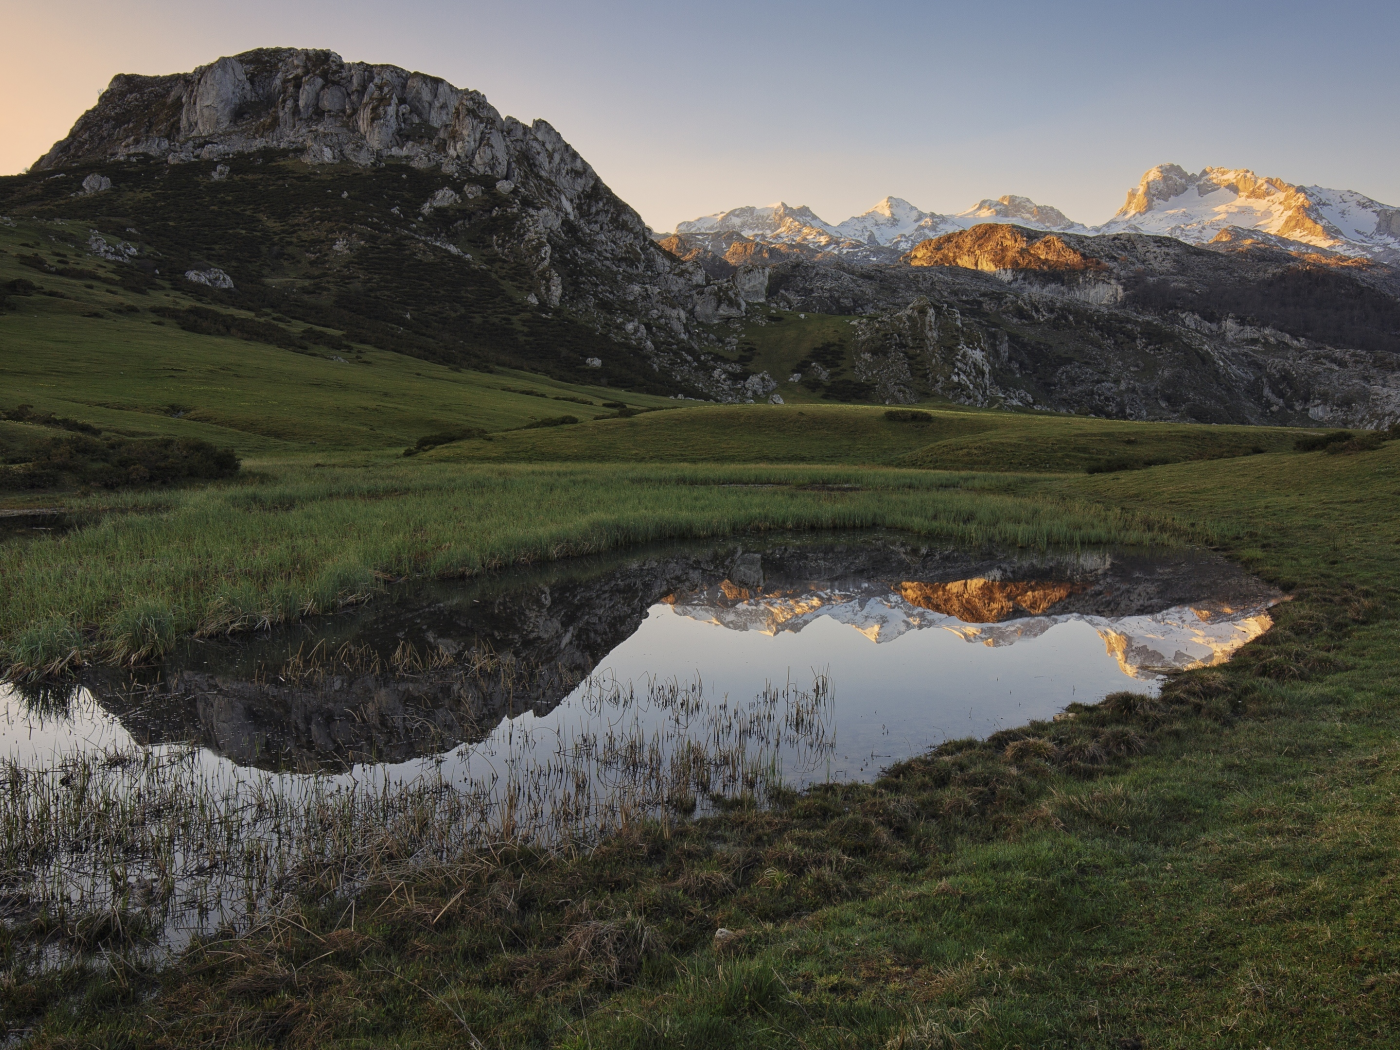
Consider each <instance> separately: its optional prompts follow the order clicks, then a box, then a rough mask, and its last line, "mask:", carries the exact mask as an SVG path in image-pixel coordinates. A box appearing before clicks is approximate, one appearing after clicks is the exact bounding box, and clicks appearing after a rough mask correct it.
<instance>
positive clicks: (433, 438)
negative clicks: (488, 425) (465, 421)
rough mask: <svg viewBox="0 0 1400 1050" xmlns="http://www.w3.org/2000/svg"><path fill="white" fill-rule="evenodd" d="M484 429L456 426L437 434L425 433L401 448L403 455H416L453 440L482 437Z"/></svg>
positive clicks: (450, 442) (469, 439)
mask: <svg viewBox="0 0 1400 1050" xmlns="http://www.w3.org/2000/svg"><path fill="white" fill-rule="evenodd" d="M485 436H486V431H485V430H482V429H481V428H480V427H458V428H457V429H456V430H444V431H442V432H440V433H437V434H426V435H424V436H423V437H420V438H419V439H418V441H417V443H416V444H414V446H413V447H412V448H406V449H404V450H403V454H404V455H405V456H416V455H418V453H420V452H427V451H428V449H430V448H437V447H438V446H439V445H450V444H452V442H454V441H473V440H476V439H477V438H484V437H485Z"/></svg>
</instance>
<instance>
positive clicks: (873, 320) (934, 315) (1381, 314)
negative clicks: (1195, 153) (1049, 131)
mask: <svg viewBox="0 0 1400 1050" xmlns="http://www.w3.org/2000/svg"><path fill="white" fill-rule="evenodd" d="M913 254H914V255H916V256H917V259H915V260H911V261H922V263H923V264H922V265H915V266H907V267H906V266H876V267H858V266H849V265H835V266H832V265H825V266H823V265H815V264H812V263H805V262H803V263H798V262H791V263H785V264H783V265H781V266H778V267H775V268H774V270H773V272H772V274H771V275H770V278H769V293H768V294H769V301H770V302H773V303H777V304H781V305H783V306H784V307H786V308H788V309H791V310H799V311H811V312H826V313H847V314H853V315H859V316H857V317H853V319H852V329H851V333H852V334H851V351H850V353H851V355H852V357H853V359H854V371H855V373H856V375H857V378H858V379H859V380H860V382H861V383H863V384H864V385H865V386H866V387H867V388H868V389H869V390H870V392H871V396H872V397H873V399H875V400H878V401H883V402H885V403H890V404H900V403H912V402H914V401H918V400H920V399H922V398H923V397H926V396H928V395H930V394H933V395H938V396H943V397H947V398H950V399H952V400H954V401H958V402H961V403H964V404H969V405H979V406H1004V407H1031V406H1036V407H1041V408H1047V409H1054V410H1058V411H1083V412H1089V413H1092V414H1095V415H1101V416H1107V417H1114V418H1126V419H1185V420H1194V421H1198V422H1210V423H1275V424H1283V425H1317V424H1318V423H1324V424H1328V425H1340V426H1387V425H1389V424H1391V423H1393V422H1395V421H1397V420H1400V278H1398V277H1397V275H1396V273H1395V272H1394V271H1393V270H1391V269H1390V268H1389V267H1385V266H1379V265H1374V264H1366V263H1350V264H1347V265H1343V266H1337V265H1334V264H1333V263H1332V262H1331V261H1330V260H1328V259H1321V260H1317V259H1300V258H1298V257H1297V256H1296V255H1295V254H1294V253H1292V252H1286V251H1281V250H1277V249H1274V248H1270V247H1266V246H1254V247H1251V248H1249V249H1248V250H1245V251H1240V252H1227V251H1222V250H1212V249H1208V248H1196V247H1192V246H1190V245H1186V244H1183V243H1181V242H1180V241H1176V240H1172V239H1169V238H1162V237H1145V236H1141V235H1134V234H1126V235H1118V236H1104V237H1084V236H1075V235H1072V234H1050V235H1047V234H1044V233H1041V232H1038V231H1031V230H1018V229H1016V228H1014V227H1005V226H1002V227H996V226H981V227H977V228H975V229H973V230H971V231H967V232H966V233H960V234H952V235H949V236H947V237H945V238H943V239H941V242H940V241H932V242H928V243H927V245H926V246H923V247H922V248H921V249H920V250H917V251H916V253H913Z"/></svg>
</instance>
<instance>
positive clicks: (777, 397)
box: [768, 394, 787, 405]
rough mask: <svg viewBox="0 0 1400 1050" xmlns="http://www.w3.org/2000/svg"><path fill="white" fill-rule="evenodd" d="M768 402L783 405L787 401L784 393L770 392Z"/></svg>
mask: <svg viewBox="0 0 1400 1050" xmlns="http://www.w3.org/2000/svg"><path fill="white" fill-rule="evenodd" d="M768 403H769V404H770V405H782V404H786V403H787V402H785V401H784V400H783V395H782V394H769V395H768Z"/></svg>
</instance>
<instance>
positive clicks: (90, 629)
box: [0, 459, 1205, 673]
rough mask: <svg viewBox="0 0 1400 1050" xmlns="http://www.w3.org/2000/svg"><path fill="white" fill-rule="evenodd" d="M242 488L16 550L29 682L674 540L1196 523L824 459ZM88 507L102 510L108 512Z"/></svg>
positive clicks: (1027, 489) (13, 658)
mask: <svg viewBox="0 0 1400 1050" xmlns="http://www.w3.org/2000/svg"><path fill="white" fill-rule="evenodd" d="M245 470H247V471H249V472H250V473H249V476H248V477H247V478H245V479H243V480H242V481H240V482H237V483H222V484H216V485H211V486H209V487H206V488H201V489H183V490H172V491H161V492H148V493H125V494H118V495H114V496H105V497H103V498H102V500H101V503H100V507H101V510H102V512H103V513H104V514H105V517H103V518H102V520H101V521H100V522H99V523H98V524H96V525H93V526H90V527H87V528H83V529H80V530H78V531H75V532H72V533H70V534H67V535H63V536H57V537H54V538H51V539H41V540H35V541H30V542H25V543H11V544H6V545H4V546H0V585H3V587H4V589H5V592H6V594H7V596H8V599H9V600H8V601H7V602H6V603H5V605H4V607H3V610H0V637H3V638H4V639H5V644H6V646H7V656H8V660H9V662H10V663H12V664H15V665H17V667H16V668H15V670H16V672H17V673H28V672H30V671H32V670H34V669H37V668H44V667H52V666H56V665H62V664H64V663H68V664H73V663H77V662H80V661H92V660H101V661H117V662H129V661H131V660H133V659H137V660H139V659H148V658H150V657H153V656H155V655H158V654H159V653H161V652H163V651H165V650H166V649H168V648H169V647H170V646H171V645H172V644H173V643H174V641H175V639H176V638H177V637H178V636H179V635H180V634H183V633H188V632H191V631H197V632H201V633H205V634H214V633H220V632H225V631H229V630H238V629H246V628H249V627H253V626H256V625H260V624H261V625H266V624H268V623H281V622H286V621H289V620H295V619H296V618H298V617H300V616H302V615H306V614H310V613H315V612H318V611H328V610H332V609H335V608H336V607H337V606H338V605H339V604H340V603H343V602H346V601H358V600H363V599H364V598H365V597H367V596H369V595H371V594H373V593H374V592H375V591H376V590H377V589H378V588H379V587H380V586H382V584H383V583H384V581H386V580H389V579H394V578H401V577H409V576H434V577H451V576H464V575H470V574H472V573H476V572H480V571H482V570H484V569H489V568H492V567H494V566H500V565H506V564H512V563H521V562H531V561H540V560H547V559H552V558H559V557H563V556H567V555H569V554H582V553H588V552H592V551H602V550H611V549H617V548H620V547H623V546H626V545H630V544H636V543H641V542H648V541H652V540H660V539H676V538H690V537H710V536H729V535H733V534H736V533H743V532H746V531H747V532H752V531H770V530H775V529H817V528H820V529H831V528H871V527H876V526H880V527H888V528H897V529H905V530H908V531H910V532H912V533H914V534H917V535H922V536H926V537H928V538H929V539H930V540H932V541H936V542H948V543H983V542H995V543H1004V544H1011V545H1016V546H1028V547H1045V546H1048V545H1055V544H1068V545H1074V544H1089V543H1108V542H1124V543H1143V542H1150V541H1154V540H1156V541H1159V542H1180V541H1182V540H1184V539H1188V538H1203V537H1204V536H1205V533H1203V532H1201V527H1200V525H1199V524H1198V523H1195V519H1193V518H1191V517H1187V516H1175V515H1173V516H1168V517H1162V516H1159V515H1154V514H1152V513H1151V512H1134V513H1131V514H1123V513H1119V512H1117V511H1115V510H1113V509H1112V508H1110V507H1106V506H1103V505H1100V504H1098V503H1096V502H1093V501H1090V500H1087V499H1083V498H1063V497H1059V496H1055V495H1053V494H1049V493H1044V494H1042V493H1038V492H1037V491H1036V490H1035V484H1036V483H1035V482H1033V481H1026V482H1024V483H1023V484H1022V483H1018V479H1015V478H1009V477H1007V476H1003V475H990V474H932V473H929V472H925V471H910V470H893V469H881V470H872V469H869V468H861V469H853V468H818V467H750V468H745V467H726V466H697V467H664V466H650V465H642V466H629V467H619V466H612V467H605V466H588V467H570V468H566V467H557V466H507V465H501V466H473V465H467V464H461V463H452V462H423V461H422V460H421V459H412V460H403V459H394V460H374V459H368V460H365V461H363V462H360V463H355V464H350V463H343V464H341V465H339V466H323V465H318V464H306V463H290V462H286V461H282V462H276V463H272V462H264V463H257V462H253V463H251V464H247V465H246V466H245ZM91 502H92V506H91V507H90V508H87V507H85V506H84V504H82V503H79V504H78V505H77V507H76V508H75V509H76V510H77V511H79V512H82V511H83V510H84V509H90V510H91V511H92V512H94V513H96V512H97V511H98V504H97V501H96V500H93V501H91Z"/></svg>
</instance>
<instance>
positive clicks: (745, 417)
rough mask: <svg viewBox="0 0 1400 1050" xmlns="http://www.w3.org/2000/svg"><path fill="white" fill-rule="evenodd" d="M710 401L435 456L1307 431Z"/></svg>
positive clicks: (1141, 443)
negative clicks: (911, 415) (911, 414)
mask: <svg viewBox="0 0 1400 1050" xmlns="http://www.w3.org/2000/svg"><path fill="white" fill-rule="evenodd" d="M890 412H891V410H889V409H886V408H883V407H875V406H864V405H831V404H795V405H722V406H721V405H714V406H697V407H692V408H687V409H686V411H684V412H681V413H668V414H664V415H661V414H650V413H649V414H645V415H640V416H636V417H633V418H630V419H615V420H601V421H599V422H597V423H594V424H592V425H590V426H586V427H585V426H578V427H557V428H550V429H548V430H529V431H518V432H515V433H510V434H499V435H492V436H491V438H490V439H489V440H474V441H464V442H460V443H457V444H454V445H447V446H443V447H442V448H440V449H438V450H436V451H435V452H434V453H433V456H434V457H435V458H438V459H444V460H446V459H456V460H463V461H472V462H483V461H493V462H593V463H605V462H617V461H625V462H632V461H639V460H644V461H647V462H657V463H702V462H724V463H868V464H877V463H878V464H888V465H896V466H910V467H923V468H932V469H939V470H1018V471H1028V472H1042V471H1044V472H1060V471H1067V470H1068V471H1082V470H1085V469H1086V468H1091V467H1092V468H1101V467H1108V468H1112V469H1132V468H1134V467H1139V466H1142V465H1145V464H1147V463H1149V462H1153V463H1164V462H1176V461H1180V460H1188V459H1216V458H1225V457H1230V456H1241V455H1253V454H1256V453H1260V452H1277V451H1282V450H1285V449H1291V448H1292V447H1293V444H1294V442H1295V441H1296V440H1297V439H1298V438H1299V437H1300V436H1302V435H1303V434H1305V433H1307V432H1306V431H1298V430H1290V429H1287V428H1283V427H1215V426H1200V425H1196V424H1187V423H1126V422H1121V421H1117V420H1101V419H1090V418H1083V417H1077V416H1060V415H1049V414H1030V413H1025V414H1015V413H1008V412H992V411H979V410H976V409H968V408H961V407H956V406H942V407H936V406H922V407H921V408H919V409H918V410H917V414H916V415H915V417H914V418H912V419H911V418H908V415H909V413H908V410H904V409H895V410H893V412H894V418H892V417H891V415H890Z"/></svg>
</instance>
